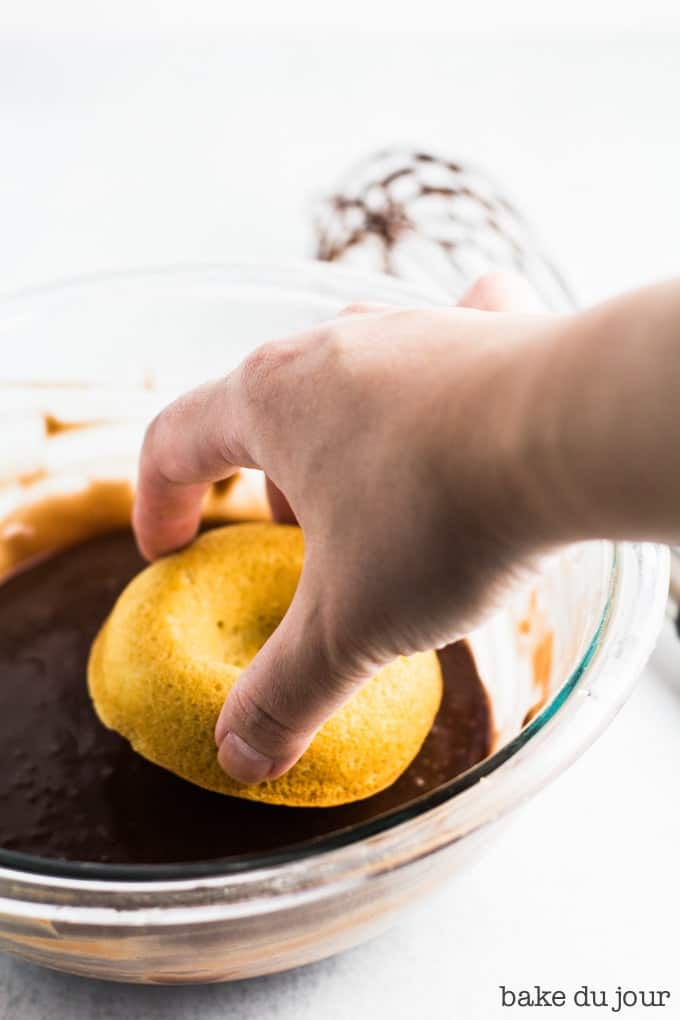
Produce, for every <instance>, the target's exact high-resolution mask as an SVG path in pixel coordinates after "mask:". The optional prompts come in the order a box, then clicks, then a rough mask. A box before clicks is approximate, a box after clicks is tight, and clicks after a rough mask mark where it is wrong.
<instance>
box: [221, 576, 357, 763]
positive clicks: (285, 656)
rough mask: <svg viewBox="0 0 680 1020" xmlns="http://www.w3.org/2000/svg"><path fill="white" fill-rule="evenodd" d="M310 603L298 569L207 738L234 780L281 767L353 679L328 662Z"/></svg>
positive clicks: (349, 688)
mask: <svg viewBox="0 0 680 1020" xmlns="http://www.w3.org/2000/svg"><path fill="white" fill-rule="evenodd" d="M317 606H318V599H316V598H311V597H307V595H306V594H305V583H304V572H303V579H301V581H300V586H299V587H298V591H297V593H296V595H295V598H294V600H293V602H292V604H291V606H290V609H289V610H288V613H287V614H286V616H285V617H284V619H283V621H282V622H281V624H280V625H279V626H278V628H277V629H276V630H275V631H274V633H273V634H272V636H271V637H270V639H269V640H268V641H267V643H266V644H265V645H264V646H263V648H262V649H261V651H260V652H259V654H258V655H257V656H256V657H255V659H253V661H252V662H251V664H250V665H249V666H248V668H247V669H246V670H244V672H243V673H242V674H241V676H240V677H239V679H238V681H237V682H236V684H235V685H234V687H233V688H232V690H231V692H230V693H229V696H228V698H227V700H226V702H225V704H224V707H223V709H222V712H221V713H220V717H219V720H218V722H217V726H216V727H215V742H216V744H217V746H218V748H219V751H218V760H219V762H220V765H221V766H222V768H223V769H224V770H225V772H227V773H228V774H229V775H230V776H232V777H233V778H234V779H237V780H240V781H241V782H244V783H259V782H262V781H263V780H265V779H275V778H276V777H277V776H280V775H282V774H283V773H284V772H286V771H287V770H288V769H289V768H291V766H292V765H294V764H295V762H296V761H297V760H298V758H299V757H300V755H301V754H302V753H303V752H304V751H305V749H306V748H307V746H308V745H309V743H310V741H311V740H312V738H313V736H314V734H315V732H316V730H317V729H318V728H319V726H321V724H322V723H323V722H325V720H326V719H328V718H329V717H330V716H331V715H332V714H333V712H334V711H335V710H336V709H337V708H338V707H339V706H340V705H341V704H342V703H343V702H344V701H346V700H347V698H348V697H349V696H350V695H351V694H352V693H353V692H354V691H355V690H356V688H357V686H358V684H359V680H357V679H356V678H353V677H352V676H351V673H350V671H349V669H347V670H343V669H342V668H340V667H339V666H338V665H335V664H333V663H331V661H330V658H329V655H328V653H327V651H326V648H325V646H324V642H323V639H322V629H321V625H320V620H319V614H318V609H317Z"/></svg>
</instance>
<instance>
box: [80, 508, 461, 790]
mask: <svg viewBox="0 0 680 1020" xmlns="http://www.w3.org/2000/svg"><path fill="white" fill-rule="evenodd" d="M303 551H304V550H303V541H302V532H301V531H300V529H299V528H296V527H291V526H287V525H277V524H237V525H233V526H229V527H223V528H219V529H216V530H214V531H208V532H205V533H204V534H203V535H201V536H200V537H199V538H198V539H197V540H196V541H195V542H194V543H193V544H192V545H191V546H189V547H188V548H187V549H184V550H182V552H179V553H176V554H175V555H173V556H168V557H166V558H165V559H162V560H158V561H157V562H156V563H154V564H152V565H151V566H150V567H147V568H146V570H143V571H142V572H141V573H140V574H138V575H137V577H135V578H134V579H133V580H132V582H131V583H130V584H129V585H128V587H127V588H126V589H125V591H124V592H123V593H122V595H121V596H120V598H119V599H118V601H117V603H116V605H115V607H114V609H113V611H112V613H111V615H110V616H109V618H108V620H107V621H106V623H105V624H104V626H103V627H102V629H101V631H100V632H99V634H98V636H97V638H96V640H95V642H94V644H93V646H92V652H91V655H90V661H89V665H88V683H89V689H90V695H91V697H92V700H93V702H94V705H95V708H96V711H97V714H98V715H99V718H100V719H101V721H102V722H103V723H104V724H105V725H106V726H108V727H109V728H110V729H114V730H117V731H118V732H119V733H121V734H122V735H123V736H124V737H126V738H127V739H128V740H129V741H130V743H131V744H132V746H133V747H134V749H135V750H136V751H137V752H139V754H141V755H143V756H144V757H145V758H148V759H149V760H150V761H152V762H155V763H156V764H157V765H161V766H163V767H164V768H166V769H169V770H170V771H171V772H175V773H176V774H177V775H179V776H182V777H183V778H184V779H188V780H189V781H190V782H192V783H196V784H197V785H198V786H203V787H206V788H207V789H209V790H215V791H217V792H219V793H225V794H231V795H232V796H236V797H245V798H247V799H250V800H260V801H265V802H267V803H270V804H288V805H295V806H315V807H318V806H331V805H334V804H343V803H347V802H348V801H353V800H360V799H361V798H363V797H369V796H370V795H371V794H374V793H377V792H378V791H380V790H383V789H384V788H385V787H387V786H389V785H390V783H392V782H394V780H395V779H397V777H398V776H399V775H401V773H402V772H403V771H404V769H405V768H406V767H407V766H408V765H409V764H410V763H411V761H412V760H413V758H414V757H415V756H416V754H417V753H418V751H419V749H420V747H421V745H422V743H423V741H424V739H425V737H426V736H427V734H428V732H429V730H430V727H431V726H432V722H433V720H434V717H435V715H436V713H437V710H438V708H439V703H440V700H441V694H442V680H441V672H440V669H439V662H438V659H437V656H436V654H435V653H434V652H425V653H421V654H418V655H412V656H410V657H408V658H406V657H402V658H399V659H396V660H395V661H394V662H392V663H391V664H390V665H389V666H386V667H385V668H384V669H382V670H381V671H380V672H379V673H377V674H376V676H374V677H373V678H372V679H371V680H369V681H368V683H367V684H365V685H364V686H363V687H362V688H361V689H360V690H359V691H357V693H356V694H355V695H353V697H352V698H350V700H349V701H348V702H347V703H346V704H345V705H344V706H343V707H342V708H340V709H339V710H338V712H336V714H335V715H334V716H333V717H332V718H331V719H329V720H328V722H326V723H325V724H324V725H323V726H322V727H321V729H320V730H319V732H318V733H317V735H316V736H315V738H314V740H313V742H312V743H311V745H310V746H309V748H308V749H307V751H306V752H305V754H304V755H303V756H302V758H301V759H300V761H299V762H298V763H297V764H296V765H295V766H294V767H293V768H292V769H291V770H290V771H289V772H288V773H286V775H284V776H281V777H280V778H279V779H274V780H270V781H267V782H264V783H259V784H258V785H254V786H246V785H243V784H241V783H237V782H236V781H235V780H233V779H230V778H229V777H228V776H227V775H225V773H224V772H223V771H222V769H221V768H220V766H219V764H218V762H217V758H216V749H215V743H214V738H213V731H214V728H215V723H216V721H217V716H218V714H219V711H220V708H221V707H222V703H223V701H224V699H225V697H226V695H227V694H228V692H229V690H230V688H231V686H232V684H233V683H234V681H235V680H236V678H237V677H238V675H239V673H240V672H241V670H242V669H243V668H244V667H245V666H247V665H248V663H249V662H250V660H251V659H252V658H253V657H254V656H255V655H256V653H257V652H258V650H259V649H260V648H261V646H262V645H263V644H264V642H265V641H266V640H267V638H268V637H269V635H270V634H271V633H272V631H273V630H274V629H275V628H276V626H277V625H278V623H279V622H280V620H281V619H282V617H283V615H284V614H285V612H286V610H287V608H288V606H289V605H290V602H291V600H292V598H293V594H294V592H295V588H296V585H297V583H298V579H299V576H300V571H301V569H302V560H303Z"/></svg>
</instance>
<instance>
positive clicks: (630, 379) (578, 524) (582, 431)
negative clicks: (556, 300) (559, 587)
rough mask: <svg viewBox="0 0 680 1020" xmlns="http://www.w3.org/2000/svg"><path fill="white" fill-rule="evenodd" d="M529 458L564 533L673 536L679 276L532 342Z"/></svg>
mask: <svg viewBox="0 0 680 1020" xmlns="http://www.w3.org/2000/svg"><path fill="white" fill-rule="evenodd" d="M532 361H533V364H532V366H531V368H530V369H529V373H530V375H529V382H528V385H527V387H526V393H527V398H526V405H525V423H526V426H525V429H524V433H523V434H524V436H525V437H526V438H525V441H524V451H523V455H524V463H525V469H526V471H527V478H528V483H527V484H528V487H529V490H530V491H531V494H532V495H531V499H532V501H533V505H534V508H535V513H536V514H538V515H542V516H543V518H544V519H546V520H548V521H549V522H550V530H551V534H552V535H554V537H555V538H556V539H557V540H559V541H573V540H579V539H587V538H598V537H609V538H619V539H631V540H655V541H665V542H678V541H680V438H679V435H678V433H679V431H680V429H679V426H680V282H672V283H667V284H661V285H658V286H655V287H650V288H648V289H646V290H642V291H638V292H636V293H633V294H630V295H626V296H624V297H621V298H617V299H615V300H613V301H610V302H608V303H606V304H604V305H600V306H598V307H596V308H594V309H591V310H589V311H586V312H583V313H579V314H577V315H575V316H571V317H568V318H565V319H561V320H558V321H557V322H556V324H555V326H554V327H552V328H551V332H550V333H549V336H548V339H547V342H545V343H544V344H543V345H534V357H533V359H532Z"/></svg>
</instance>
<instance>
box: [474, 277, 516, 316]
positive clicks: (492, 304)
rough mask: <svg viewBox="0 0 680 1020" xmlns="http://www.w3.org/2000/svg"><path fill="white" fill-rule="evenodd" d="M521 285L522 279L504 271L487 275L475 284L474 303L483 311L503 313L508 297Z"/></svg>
mask: <svg viewBox="0 0 680 1020" xmlns="http://www.w3.org/2000/svg"><path fill="white" fill-rule="evenodd" d="M520 283H521V278H520V277H518V276H517V275H515V274H514V273H510V272H506V271H503V270H498V271H496V272H493V273H487V274H486V275H485V276H480V278H479V279H478V280H477V281H476V282H475V283H474V284H473V287H472V290H471V298H472V301H473V302H474V304H475V305H477V306H478V307H479V308H480V309H482V310H483V311H490V312H494V311H502V310H503V308H504V307H505V305H506V303H507V301H508V295H509V294H511V293H512V292H513V290H514V289H515V288H517V286H518V285H519V284H520Z"/></svg>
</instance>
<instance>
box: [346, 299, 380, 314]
mask: <svg viewBox="0 0 680 1020" xmlns="http://www.w3.org/2000/svg"><path fill="white" fill-rule="evenodd" d="M374 310H375V309H374V306H372V305H369V304H367V303H366V302H364V301H353V302H352V303H351V304H349V305H345V307H344V308H343V309H342V311H341V312H340V315H366V314H367V313H368V312H372V311H374Z"/></svg>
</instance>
